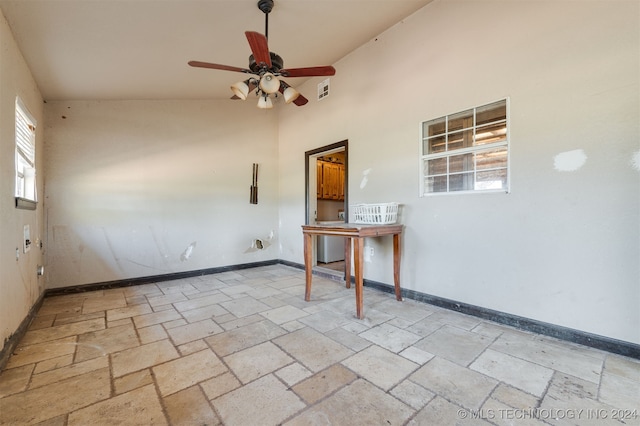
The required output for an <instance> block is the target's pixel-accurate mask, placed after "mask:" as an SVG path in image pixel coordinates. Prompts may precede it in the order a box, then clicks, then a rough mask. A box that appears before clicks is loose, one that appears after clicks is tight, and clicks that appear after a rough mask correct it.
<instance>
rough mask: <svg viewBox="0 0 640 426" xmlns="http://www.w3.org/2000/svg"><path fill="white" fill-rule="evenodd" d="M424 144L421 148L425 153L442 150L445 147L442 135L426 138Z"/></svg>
mask: <svg viewBox="0 0 640 426" xmlns="http://www.w3.org/2000/svg"><path fill="white" fill-rule="evenodd" d="M424 144H425V146H423V147H422V150H423V152H424V153H426V154H433V153H436V152H444V151H445V149H446V147H447V145H446V139H445V137H444V136H436V137H435V138H431V139H428V140H427V141H425V142H424Z"/></svg>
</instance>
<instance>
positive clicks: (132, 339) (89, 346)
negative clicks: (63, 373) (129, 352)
mask: <svg viewBox="0 0 640 426" xmlns="http://www.w3.org/2000/svg"><path fill="white" fill-rule="evenodd" d="M139 345H140V342H139V341H138V336H137V335H136V331H135V330H134V328H133V325H131V324H130V323H129V324H127V325H123V326H120V327H113V328H107V329H105V330H100V331H94V332H91V333H85V334H82V335H80V336H78V349H77V351H76V359H75V361H76V362H79V361H85V360H87V359H91V358H97V357H101V356H105V355H108V354H110V353H114V352H119V351H122V350H125V349H129V348H134V347H136V346H139Z"/></svg>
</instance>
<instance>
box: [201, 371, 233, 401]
mask: <svg viewBox="0 0 640 426" xmlns="http://www.w3.org/2000/svg"><path fill="white" fill-rule="evenodd" d="M200 386H201V387H202V390H203V391H204V393H205V394H206V395H207V398H208V399H216V398H217V397H219V396H220V395H224V394H225V393H227V392H231V391H232V390H234V389H237V388H239V387H240V386H242V384H241V383H240V381H238V379H236V377H235V376H234V375H233V374H231V373H224V374H221V375H219V376H218V377H214V378H213V379H210V380H206V381H204V382H202V383H200Z"/></svg>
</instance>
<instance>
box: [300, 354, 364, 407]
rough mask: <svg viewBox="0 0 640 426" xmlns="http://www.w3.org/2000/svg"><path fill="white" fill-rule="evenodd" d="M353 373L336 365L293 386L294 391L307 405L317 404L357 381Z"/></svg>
mask: <svg viewBox="0 0 640 426" xmlns="http://www.w3.org/2000/svg"><path fill="white" fill-rule="evenodd" d="M357 378H358V376H356V375H355V374H354V373H353V371H351V370H349V369H347V368H345V367H344V366H342V365H340V364H334V365H332V366H331V367H329V368H327V369H326V370H322V371H320V372H319V373H316V374H315V375H313V376H311V377H309V378H308V379H306V380H304V381H302V382H300V383H298V384H297V385H295V386H293V388H292V389H293V391H294V392H295V393H296V394H298V396H300V397H301V398H302V399H303V400H304V401H305V402H306V403H307V404H315V403H316V402H318V401H319V400H321V399H322V398H324V397H325V396H327V395H329V394H331V393H333V392H335V391H336V390H338V389H340V388H342V387H344V386H346V385H348V384H349V383H351V382H353V381H354V380H356V379H357Z"/></svg>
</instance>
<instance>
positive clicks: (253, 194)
mask: <svg viewBox="0 0 640 426" xmlns="http://www.w3.org/2000/svg"><path fill="white" fill-rule="evenodd" d="M249 203H251V204H258V164H257V163H253V181H252V182H251V191H250V194H249Z"/></svg>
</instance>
